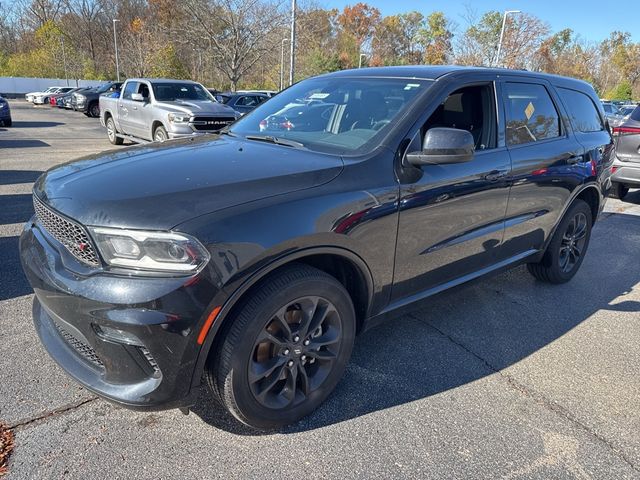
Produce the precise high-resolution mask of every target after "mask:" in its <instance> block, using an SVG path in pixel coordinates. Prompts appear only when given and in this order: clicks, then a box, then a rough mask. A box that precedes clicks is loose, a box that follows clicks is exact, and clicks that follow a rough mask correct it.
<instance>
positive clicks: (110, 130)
mask: <svg viewBox="0 0 640 480" xmlns="http://www.w3.org/2000/svg"><path fill="white" fill-rule="evenodd" d="M106 125H107V136H108V137H109V142H110V143H111V145H122V142H123V139H122V138H121V137H119V136H118V131H117V130H116V122H114V121H113V118H111V117H109V118H107V121H106Z"/></svg>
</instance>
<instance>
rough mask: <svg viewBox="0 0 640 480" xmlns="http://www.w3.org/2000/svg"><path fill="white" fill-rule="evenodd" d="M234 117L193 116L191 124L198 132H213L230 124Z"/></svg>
mask: <svg viewBox="0 0 640 480" xmlns="http://www.w3.org/2000/svg"><path fill="white" fill-rule="evenodd" d="M235 121H236V119H235V118H233V117H202V116H200V117H193V119H192V120H191V124H192V125H193V128H194V129H195V130H197V131H199V132H215V131H218V130H221V129H223V128H224V127H226V126H227V125H231V124H232V123H233V122H235Z"/></svg>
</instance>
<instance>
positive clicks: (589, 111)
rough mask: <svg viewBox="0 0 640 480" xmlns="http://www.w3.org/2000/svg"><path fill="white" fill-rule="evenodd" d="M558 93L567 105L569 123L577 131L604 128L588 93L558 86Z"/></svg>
mask: <svg viewBox="0 0 640 480" xmlns="http://www.w3.org/2000/svg"><path fill="white" fill-rule="evenodd" d="M558 93H559V94H560V97H561V98H562V101H563V102H564V103H565V104H566V106H567V110H568V111H569V116H570V117H571V123H572V124H573V126H574V128H575V129H576V130H578V131H579V132H600V131H602V130H604V125H603V124H602V119H601V118H600V115H599V114H598V110H597V109H596V106H595V104H594V103H593V100H591V98H589V96H588V95H585V94H584V93H581V92H577V91H576V90H569V89H566V88H558Z"/></svg>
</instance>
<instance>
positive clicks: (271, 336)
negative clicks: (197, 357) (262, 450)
mask: <svg viewBox="0 0 640 480" xmlns="http://www.w3.org/2000/svg"><path fill="white" fill-rule="evenodd" d="M341 342H342V322H341V318H340V315H339V313H338V311H337V310H336V307H335V306H334V305H333V304H332V303H331V302H330V301H329V300H327V299H325V298H321V297H318V296H306V297H302V298H298V299H296V300H295V301H293V302H291V303H290V304H289V305H286V306H284V307H283V308H281V309H280V310H278V312H276V313H275V315H274V316H273V318H272V319H271V320H270V321H269V322H268V323H267V324H266V325H265V326H264V328H263V329H262V331H261V332H260V334H259V335H258V338H257V339H256V341H255V342H254V346H253V354H252V356H251V360H250V362H249V365H248V372H247V375H248V378H249V384H250V387H251V392H252V393H253V395H254V397H255V398H256V400H257V401H258V402H259V403H260V404H262V405H263V406H264V407H267V408H274V409H278V408H286V407H290V406H295V405H298V404H300V403H301V402H303V401H305V400H306V399H307V398H309V396H311V395H312V394H313V393H314V392H315V391H316V390H317V389H318V387H319V386H320V385H322V383H323V382H324V381H325V380H326V378H327V377H328V376H329V374H330V373H331V370H332V369H333V364H334V362H335V360H336V359H337V357H338V353H339V352H340V344H341Z"/></svg>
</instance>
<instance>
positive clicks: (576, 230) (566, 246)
mask: <svg viewBox="0 0 640 480" xmlns="http://www.w3.org/2000/svg"><path fill="white" fill-rule="evenodd" d="M586 241H587V216H586V215H585V214H584V212H577V213H576V214H575V215H574V216H573V217H572V218H571V220H570V221H569V223H568V225H567V228H566V230H565V232H564V234H563V235H562V240H561V242H560V254H559V255H558V262H559V263H560V269H561V270H562V271H563V272H565V273H568V272H570V271H571V270H573V269H574V268H575V266H576V265H577V264H578V262H579V261H580V259H581V258H582V252H583V251H584V246H585V243H586Z"/></svg>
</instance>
